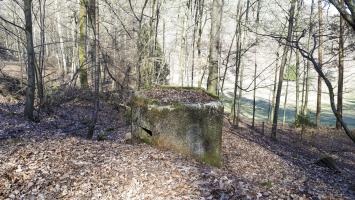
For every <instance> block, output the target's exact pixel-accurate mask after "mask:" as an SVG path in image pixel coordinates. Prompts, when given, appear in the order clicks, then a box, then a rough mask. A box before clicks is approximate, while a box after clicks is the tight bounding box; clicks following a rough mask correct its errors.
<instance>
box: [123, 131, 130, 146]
mask: <svg viewBox="0 0 355 200" xmlns="http://www.w3.org/2000/svg"><path fill="white" fill-rule="evenodd" d="M124 141H125V143H131V142H132V133H131V132H127V133H126V134H125V136H124Z"/></svg>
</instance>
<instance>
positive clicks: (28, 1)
mask: <svg viewBox="0 0 355 200" xmlns="http://www.w3.org/2000/svg"><path fill="white" fill-rule="evenodd" d="M23 2H24V7H23V10H24V13H25V32H26V49H27V90H26V102H25V111H24V114H25V117H26V118H27V119H29V120H34V117H33V111H34V98H35V89H36V85H35V84H36V75H35V70H36V69H35V67H36V66H35V51H34V47H33V29H32V0H24V1H23Z"/></svg>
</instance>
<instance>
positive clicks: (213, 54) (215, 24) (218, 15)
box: [207, 0, 224, 95]
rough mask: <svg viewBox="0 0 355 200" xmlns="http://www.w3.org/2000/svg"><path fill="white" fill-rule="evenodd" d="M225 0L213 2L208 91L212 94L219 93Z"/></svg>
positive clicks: (214, 0)
mask: <svg viewBox="0 0 355 200" xmlns="http://www.w3.org/2000/svg"><path fill="white" fill-rule="evenodd" d="M223 4H224V0H213V2H212V11H211V18H212V19H211V32H210V44H209V62H208V63H209V64H208V79H207V91H208V92H210V93H211V94H214V95H217V93H218V69H219V62H218V60H219V59H218V55H219V54H220V51H221V49H220V47H221V44H220V37H221V36H220V35H221V23H222V12H223Z"/></svg>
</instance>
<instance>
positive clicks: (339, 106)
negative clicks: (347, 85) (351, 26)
mask: <svg viewBox="0 0 355 200" xmlns="http://www.w3.org/2000/svg"><path fill="white" fill-rule="evenodd" d="M340 3H341V4H344V1H343V0H340ZM339 27H340V31H339V66H338V68H339V69H338V97H337V113H338V116H339V118H343V85H344V19H343V17H342V16H340V22H339ZM336 128H337V129H340V128H341V122H340V121H339V119H337V122H336Z"/></svg>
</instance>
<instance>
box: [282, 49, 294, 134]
mask: <svg viewBox="0 0 355 200" xmlns="http://www.w3.org/2000/svg"><path fill="white" fill-rule="evenodd" d="M291 59H292V51H291V52H290V58H289V60H288V66H287V68H286V73H287V75H288V77H287V80H286V93H285V100H284V113H283V120H282V126H283V127H285V125H286V109H287V98H288V86H289V81H290V80H289V78H290V77H289V74H290V70H291V69H290V66H291Z"/></svg>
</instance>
